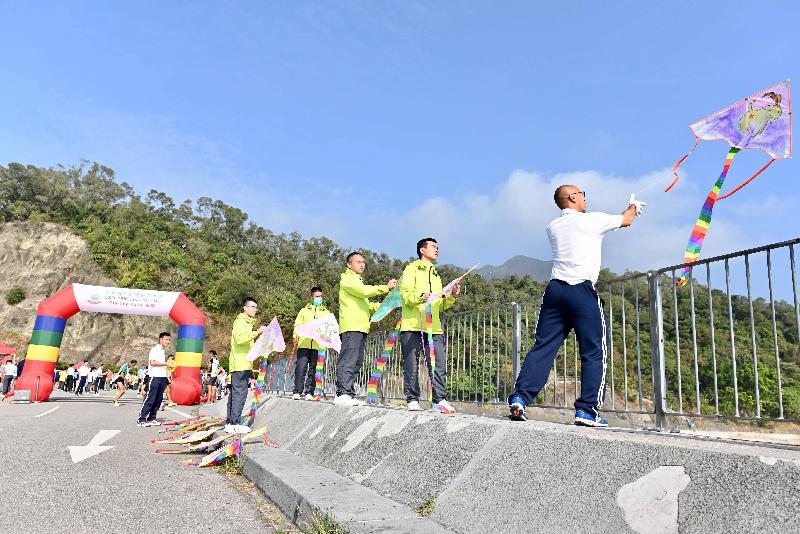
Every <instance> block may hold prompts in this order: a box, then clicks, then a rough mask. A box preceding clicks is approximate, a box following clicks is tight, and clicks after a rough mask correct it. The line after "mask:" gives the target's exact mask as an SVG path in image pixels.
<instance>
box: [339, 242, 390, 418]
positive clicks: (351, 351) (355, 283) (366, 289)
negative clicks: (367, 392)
mask: <svg viewBox="0 0 800 534" xmlns="http://www.w3.org/2000/svg"><path fill="white" fill-rule="evenodd" d="M365 268H366V262H365V261H364V256H362V255H361V253H360V252H352V253H350V254H349V255H348V256H347V270H346V271H345V272H343V273H342V277H341V280H340V281H339V330H340V334H339V335H340V337H341V339H342V351H341V352H340V353H339V362H338V364H337V366H336V401H335V403H336V404H339V405H344V406H360V405H362V404H364V401H362V400H360V399H356V392H355V388H354V387H353V382H354V381H355V378H356V373H357V372H358V370H359V369H361V366H362V365H363V364H364V351H365V350H366V342H367V334H368V333H369V318H370V315H371V314H372V312H374V311H375V310H377V309H378V306H380V303H378V302H370V301H369V299H370V297H377V296H379V295H385V294H386V293H388V292H389V291H390V290H391V289H392V288H393V287H394V286H396V285H397V280H394V279H392V280H389V281H388V282H386V285H382V286H368V285H366V284H365V283H364V280H363V279H362V278H361V275H362V274H363V273H364V269H365Z"/></svg>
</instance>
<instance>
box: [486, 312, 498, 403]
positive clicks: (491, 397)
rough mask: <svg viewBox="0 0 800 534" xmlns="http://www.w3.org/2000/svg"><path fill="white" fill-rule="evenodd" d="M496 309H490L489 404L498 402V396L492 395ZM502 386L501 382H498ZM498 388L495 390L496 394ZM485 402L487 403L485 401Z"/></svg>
mask: <svg viewBox="0 0 800 534" xmlns="http://www.w3.org/2000/svg"><path fill="white" fill-rule="evenodd" d="M493 341H494V308H490V309H489V402H491V401H493V400H496V397H497V395H492V383H493V382H494V345H493ZM497 385H498V386H499V385H500V382H499V381H498V382H497ZM496 392H497V388H495V393H496ZM484 402H487V401H486V400H485V399H484Z"/></svg>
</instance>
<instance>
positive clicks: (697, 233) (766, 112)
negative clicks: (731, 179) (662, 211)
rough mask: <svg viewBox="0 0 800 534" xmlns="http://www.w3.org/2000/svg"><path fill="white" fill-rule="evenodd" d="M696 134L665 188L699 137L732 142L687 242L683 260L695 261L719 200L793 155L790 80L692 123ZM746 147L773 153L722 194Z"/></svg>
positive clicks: (685, 277)
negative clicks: (747, 176)
mask: <svg viewBox="0 0 800 534" xmlns="http://www.w3.org/2000/svg"><path fill="white" fill-rule="evenodd" d="M690 128H691V129H692V132H694V135H695V143H694V146H693V147H692V148H691V149H690V150H689V152H687V153H686V154H685V155H684V156H683V157H682V158H681V159H679V160H678V162H677V163H676V164H675V165H674V166H673V167H672V172H673V174H674V175H675V179H674V180H673V181H672V183H671V184H670V185H669V187H667V188H666V189H665V190H664V191H665V192H667V191H669V190H670V189H672V187H673V186H674V185H675V183H676V182H677V181H678V179H679V178H680V176H679V175H678V172H677V170H678V167H680V166H681V164H682V163H683V162H684V161H685V160H686V158H688V157H689V155H690V154H691V153H692V152H694V149H695V148H697V145H698V144H699V143H700V140H701V139H702V140H715V139H722V140H724V141H727V142H728V144H729V145H730V146H731V148H730V150H729V151H728V155H727V157H726V158H725V165H724V166H723V167H722V173H721V174H720V176H719V178H718V179H717V182H716V183H715V184H714V187H713V188H712V189H711V192H710V193H709V194H708V197H707V198H706V201H705V203H704V204H703V207H702V209H701V211H700V216H699V217H698V218H697V223H696V224H695V226H694V228H693V229H692V234H691V236H690V237H689V244H688V245H687V246H686V253H685V255H684V263H694V262H695V261H697V258H699V257H700V249H701V248H702V246H703V241H704V240H705V238H706V234H707V233H708V228H709V226H711V214H712V211H713V210H714V204H715V203H716V202H717V200H722V199H723V198H727V197H729V196H731V195H732V194H734V193H736V192H737V191H738V190H740V189H741V188H743V187H744V186H746V185H747V184H749V183H750V182H752V181H753V180H754V179H755V178H756V176H758V175H759V174H761V173H762V172H764V170H765V169H766V168H767V167H769V166H770V165H772V163H773V162H774V161H775V160H779V159H786V158H791V157H792V108H791V100H790V92H789V80H786V81H784V82H781V83H778V84H776V85H773V86H772V87H767V88H766V89H764V90H762V91H759V92H757V93H754V94H752V95H750V96H748V97H747V98H745V99H743V100H740V101H738V102H736V103H735V104H733V105H730V106H728V107H726V108H725V109H722V110H720V111H718V112H716V113H714V114H712V115H709V116H708V117H706V118H705V119H702V120H700V121H698V122H696V123H694V124H692V125H691V126H690ZM743 149H757V150H761V151H762V152H765V153H766V154H767V155H769V156H770V158H771V159H770V160H769V161H768V162H767V163H766V165H764V166H763V167H761V168H760V169H759V170H758V171H756V173H755V174H753V175H752V176H751V177H750V178H748V179H747V180H745V181H744V182H742V183H741V184H739V185H738V186H736V187H735V188H734V189H733V190H732V191H731V192H730V193H727V194H725V195H722V196H719V192H720V190H721V189H722V185H723V182H724V181H725V177H726V176H727V175H728V170H729V169H730V167H731V163H732V162H733V158H734V156H736V154H737V153H738V152H739V151H740V150H743ZM690 276H691V268H689V267H686V268H684V269H683V270H682V271H681V274H680V276H679V277H678V278H677V279H676V283H677V284H678V285H679V286H683V285H685V284H686V283H687V282H688V281H689V278H690Z"/></svg>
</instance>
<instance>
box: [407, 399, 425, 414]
mask: <svg viewBox="0 0 800 534" xmlns="http://www.w3.org/2000/svg"><path fill="white" fill-rule="evenodd" d="M408 411H409V412H421V411H422V408H420V405H419V402H417V401H411V402H409V403H408Z"/></svg>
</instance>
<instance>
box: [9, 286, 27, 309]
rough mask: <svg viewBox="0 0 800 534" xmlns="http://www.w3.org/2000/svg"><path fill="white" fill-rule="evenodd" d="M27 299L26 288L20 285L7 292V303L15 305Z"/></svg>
mask: <svg viewBox="0 0 800 534" xmlns="http://www.w3.org/2000/svg"><path fill="white" fill-rule="evenodd" d="M23 300H25V290H24V289H23V288H21V287H20V286H14V287H12V288H11V289H9V290H8V291H7V292H6V303H8V305H9V306H14V305H16V304H19V303H20V302H22V301H23Z"/></svg>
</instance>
